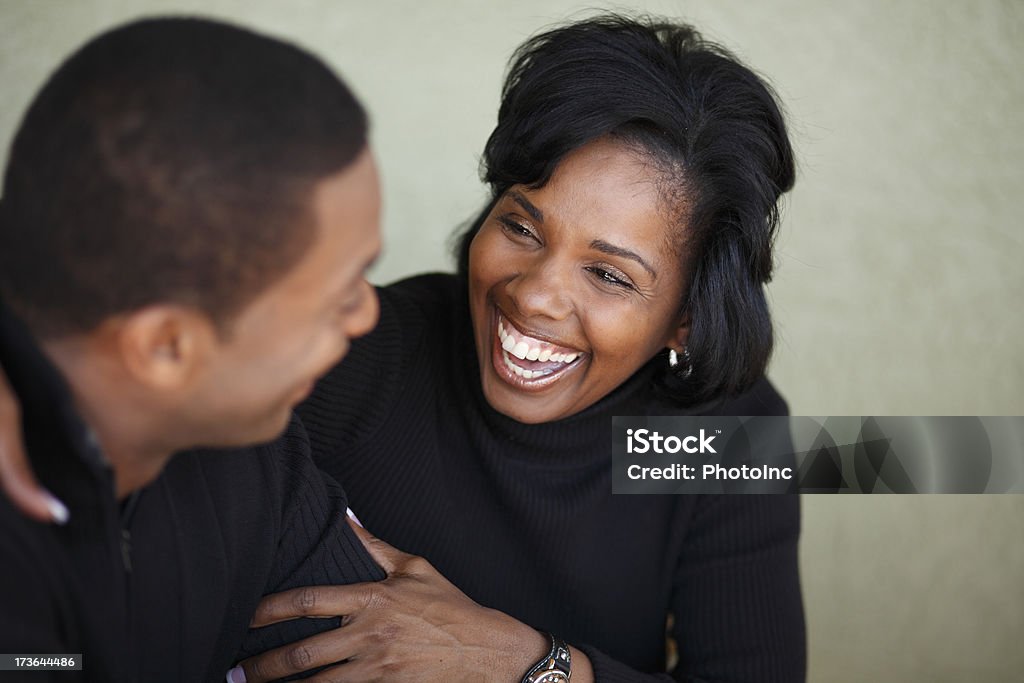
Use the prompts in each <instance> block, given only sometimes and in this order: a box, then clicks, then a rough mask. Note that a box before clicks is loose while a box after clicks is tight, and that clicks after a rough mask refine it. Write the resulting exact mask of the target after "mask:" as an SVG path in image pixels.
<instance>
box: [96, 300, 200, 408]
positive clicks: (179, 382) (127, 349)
mask: <svg viewBox="0 0 1024 683" xmlns="http://www.w3.org/2000/svg"><path fill="white" fill-rule="evenodd" d="M115 335H116V339H115V343H116V345H117V351H118V353H119V355H120V357H121V360H122V363H123V364H124V367H125V369H126V370H127V371H128V372H129V373H130V374H131V375H132V376H133V377H134V378H135V379H136V381H138V382H140V383H141V384H144V385H147V386H150V387H152V388H153V389H157V390H162V391H174V390H178V389H183V388H186V387H187V386H188V385H190V384H191V383H192V382H193V380H194V379H195V378H196V377H197V376H198V375H199V374H201V372H202V370H203V369H204V368H205V367H206V365H207V363H208V362H209V359H210V357H211V356H212V355H213V352H214V351H215V350H216V347H217V344H218V336H217V329H216V327H215V325H214V323H213V321H212V320H210V318H209V317H208V316H207V315H206V314H205V313H203V312H201V311H199V310H197V309H194V308H190V307H187V306H179V305H172V304H158V305H153V306H147V307H145V308H142V309H139V310H137V311H133V312H132V313H129V314H127V315H125V316H124V317H123V318H121V319H120V321H119V324H118V325H117V330H116V332H115Z"/></svg>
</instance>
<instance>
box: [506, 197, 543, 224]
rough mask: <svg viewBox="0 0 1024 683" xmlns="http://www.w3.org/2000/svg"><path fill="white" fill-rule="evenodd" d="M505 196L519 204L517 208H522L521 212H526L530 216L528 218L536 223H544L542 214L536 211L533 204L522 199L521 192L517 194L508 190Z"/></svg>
mask: <svg viewBox="0 0 1024 683" xmlns="http://www.w3.org/2000/svg"><path fill="white" fill-rule="evenodd" d="M505 194H506V196H508V197H511V198H512V199H514V200H515V201H516V203H517V204H519V206H521V207H523V210H524V211H526V213H528V214H530V218H532V219H533V220H535V221H537V222H538V223H543V222H544V212H543V211H541V210H540V209H538V208H537V207H536V206H534V205H533V202H531V201H530V200H529V199H527V198H526V197H524V196H523V193H522V192H517V191H516V190H509V191H508V192H506V193H505Z"/></svg>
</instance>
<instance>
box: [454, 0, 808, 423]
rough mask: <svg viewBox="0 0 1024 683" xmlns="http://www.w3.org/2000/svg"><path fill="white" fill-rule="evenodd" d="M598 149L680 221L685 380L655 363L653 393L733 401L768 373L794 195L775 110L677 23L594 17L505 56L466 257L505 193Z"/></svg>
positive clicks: (754, 79) (536, 183) (465, 239)
mask: <svg viewBox="0 0 1024 683" xmlns="http://www.w3.org/2000/svg"><path fill="white" fill-rule="evenodd" d="M603 136H613V137H616V138H620V139H621V140H622V141H624V142H625V143H626V144H627V145H629V146H630V147H631V148H633V149H636V150H637V151H638V152H640V153H642V154H643V155H644V156H645V157H647V158H649V159H651V160H653V161H655V162H656V168H657V169H658V170H659V172H660V175H662V176H663V179H662V182H661V183H660V184H659V188H660V189H662V191H663V194H664V193H667V199H669V200H670V201H672V202H673V207H678V208H681V209H683V210H682V212H681V214H680V215H681V218H682V223H681V226H682V227H683V229H682V230H680V231H679V238H678V240H679V242H680V245H681V247H680V249H679V250H678V251H679V253H680V258H682V259H685V262H683V263H681V264H680V267H683V268H685V269H686V272H690V273H692V280H691V282H690V286H689V287H688V288H687V290H686V294H685V296H684V301H682V302H680V309H681V311H683V312H685V313H687V314H688V315H689V317H690V325H691V327H690V334H689V339H688V342H687V347H688V351H689V354H690V358H691V360H692V363H693V371H692V373H690V375H689V377H687V378H685V379H682V378H680V377H679V376H678V375H676V374H675V373H673V372H670V371H669V369H668V365H667V363H661V364H660V367H662V368H664V372H659V373H658V377H657V380H656V381H657V383H658V385H659V386H661V387H662V388H663V389H665V390H667V391H668V392H669V393H670V395H672V396H674V397H675V398H677V399H679V400H680V401H685V402H687V403H695V402H699V401H707V400H711V399H719V398H724V397H725V396H729V395H735V394H737V393H740V392H742V391H744V390H745V389H747V388H749V387H750V386H751V385H752V384H753V383H754V382H755V381H757V380H758V379H759V378H760V377H761V376H762V375H763V374H764V371H765V367H766V365H767V363H768V358H769V356H770V355H771V350H772V325H771V318H770V316H769V312H768V303H767V301H766V299H765V291H764V285H765V283H767V282H768V281H769V280H770V279H771V273H772V266H773V263H772V247H773V241H774V236H775V232H776V226H777V224H778V217H779V214H778V201H779V197H780V196H781V195H782V194H783V193H784V192H786V191H787V190H789V189H790V188H791V187H792V186H793V180H794V172H795V171H794V161H793V150H792V148H791V146H790V143H789V139H788V137H787V134H786V126H785V123H784V121H783V116H782V113H781V111H780V107H779V105H778V103H777V101H776V97H775V95H774V93H773V91H772V89H771V88H770V86H768V85H767V84H766V83H765V82H764V81H762V80H761V79H760V78H759V77H758V76H757V75H756V74H755V73H754V72H753V71H751V70H750V69H749V68H747V67H746V66H744V65H743V64H742V63H741V62H740V61H739V60H738V59H737V58H736V57H734V56H733V55H732V54H730V53H729V52H728V51H727V50H725V49H724V48H722V47H720V46H718V45H715V44H713V43H710V42H708V41H706V40H704V39H703V38H702V37H701V36H700V34H699V33H697V31H696V30H694V29H693V28H692V27H690V26H687V25H685V24H678V23H670V22H668V21H664V20H655V19H651V18H630V17H625V16H621V15H614V14H613V15H601V16H598V17H594V18H590V19H586V20H583V21H578V22H574V23H572V24H569V25H566V26H563V27H560V28H555V29H553V30H549V31H546V32H544V33H542V34H540V35H537V36H535V37H533V38H531V39H530V40H528V41H527V42H526V43H525V44H523V45H522V46H521V47H520V48H519V49H518V50H517V51H516V53H515V54H514V55H513V57H512V61H511V66H510V69H509V73H508V76H507V78H506V81H505V86H504V88H503V90H502V101H501V108H500V109H499V111H498V125H497V127H496V128H495V129H494V132H493V133H491V136H490V138H489V139H488V140H487V145H486V147H485V148H484V155H483V159H482V162H481V175H482V177H483V180H484V182H486V183H487V184H488V185H490V189H491V199H490V201H489V202H488V204H487V206H486V207H485V208H484V210H483V211H482V212H481V213H480V214H479V216H477V218H476V219H475V220H474V221H473V222H472V223H471V224H470V225H469V227H468V229H466V231H465V232H464V233H463V234H462V235H461V236H460V237H459V238H458V242H457V246H456V251H457V256H458V269H459V273H460V275H461V276H463V277H465V276H466V275H467V273H468V264H469V246H470V243H471V242H472V240H473V237H474V236H475V235H476V233H477V231H478V230H479V229H480V226H481V225H482V223H483V222H484V220H485V219H486V217H487V215H488V214H489V213H490V210H491V208H492V207H493V206H494V204H495V202H496V201H497V200H498V199H499V198H500V197H501V196H502V195H503V194H504V193H505V192H506V191H507V190H508V189H509V188H511V187H512V186H513V185H525V186H528V187H531V188H534V189H536V188H539V187H542V186H544V184H545V183H547V182H548V180H549V179H550V178H551V175H552V173H553V172H554V170H555V168H556V167H557V165H558V163H559V162H560V161H561V160H562V159H563V158H564V157H565V155H566V154H568V153H569V152H571V151H573V150H575V149H578V148H579V147H582V146H583V145H585V144H587V143H588V142H591V141H593V140H596V139H598V138H600V137H603Z"/></svg>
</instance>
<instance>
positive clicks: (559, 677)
mask: <svg viewBox="0 0 1024 683" xmlns="http://www.w3.org/2000/svg"><path fill="white" fill-rule="evenodd" d="M533 683H569V677H568V676H566V675H565V674H564V673H562V672H561V671H543V672H541V673H540V674H538V676H537V678H534V679H533Z"/></svg>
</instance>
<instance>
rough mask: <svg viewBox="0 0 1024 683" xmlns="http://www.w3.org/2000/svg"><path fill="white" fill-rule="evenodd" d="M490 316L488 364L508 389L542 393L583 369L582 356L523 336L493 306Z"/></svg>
mask: <svg viewBox="0 0 1024 683" xmlns="http://www.w3.org/2000/svg"><path fill="white" fill-rule="evenodd" d="M494 312H495V314H494V323H495V324H494V326H493V327H494V330H495V333H494V334H493V335H492V337H491V362H492V364H493V365H494V370H495V372H496V373H497V374H498V377H500V378H501V379H503V380H504V381H506V382H508V383H509V384H511V385H512V386H514V387H516V388H519V389H522V390H525V391H543V390H544V389H547V388H548V387H550V386H551V385H552V384H554V383H555V382H558V381H559V380H561V379H562V378H563V377H565V376H567V375H568V374H571V372H570V371H571V370H573V369H575V368H577V367H579V366H582V365H583V362H584V360H585V357H586V354H585V353H584V352H582V351H580V350H578V349H575V348H572V347H569V346H565V345H562V344H558V343H556V342H554V341H552V340H551V339H549V338H548V339H542V338H540V337H539V336H537V335H538V333H533V334H530V333H527V332H524V331H523V330H521V329H520V327H518V326H516V325H515V324H514V323H512V322H511V321H510V320H509V319H508V318H507V317H506V316H505V315H503V314H502V312H501V310H500V309H499V308H498V307H497V306H495V307H494Z"/></svg>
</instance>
